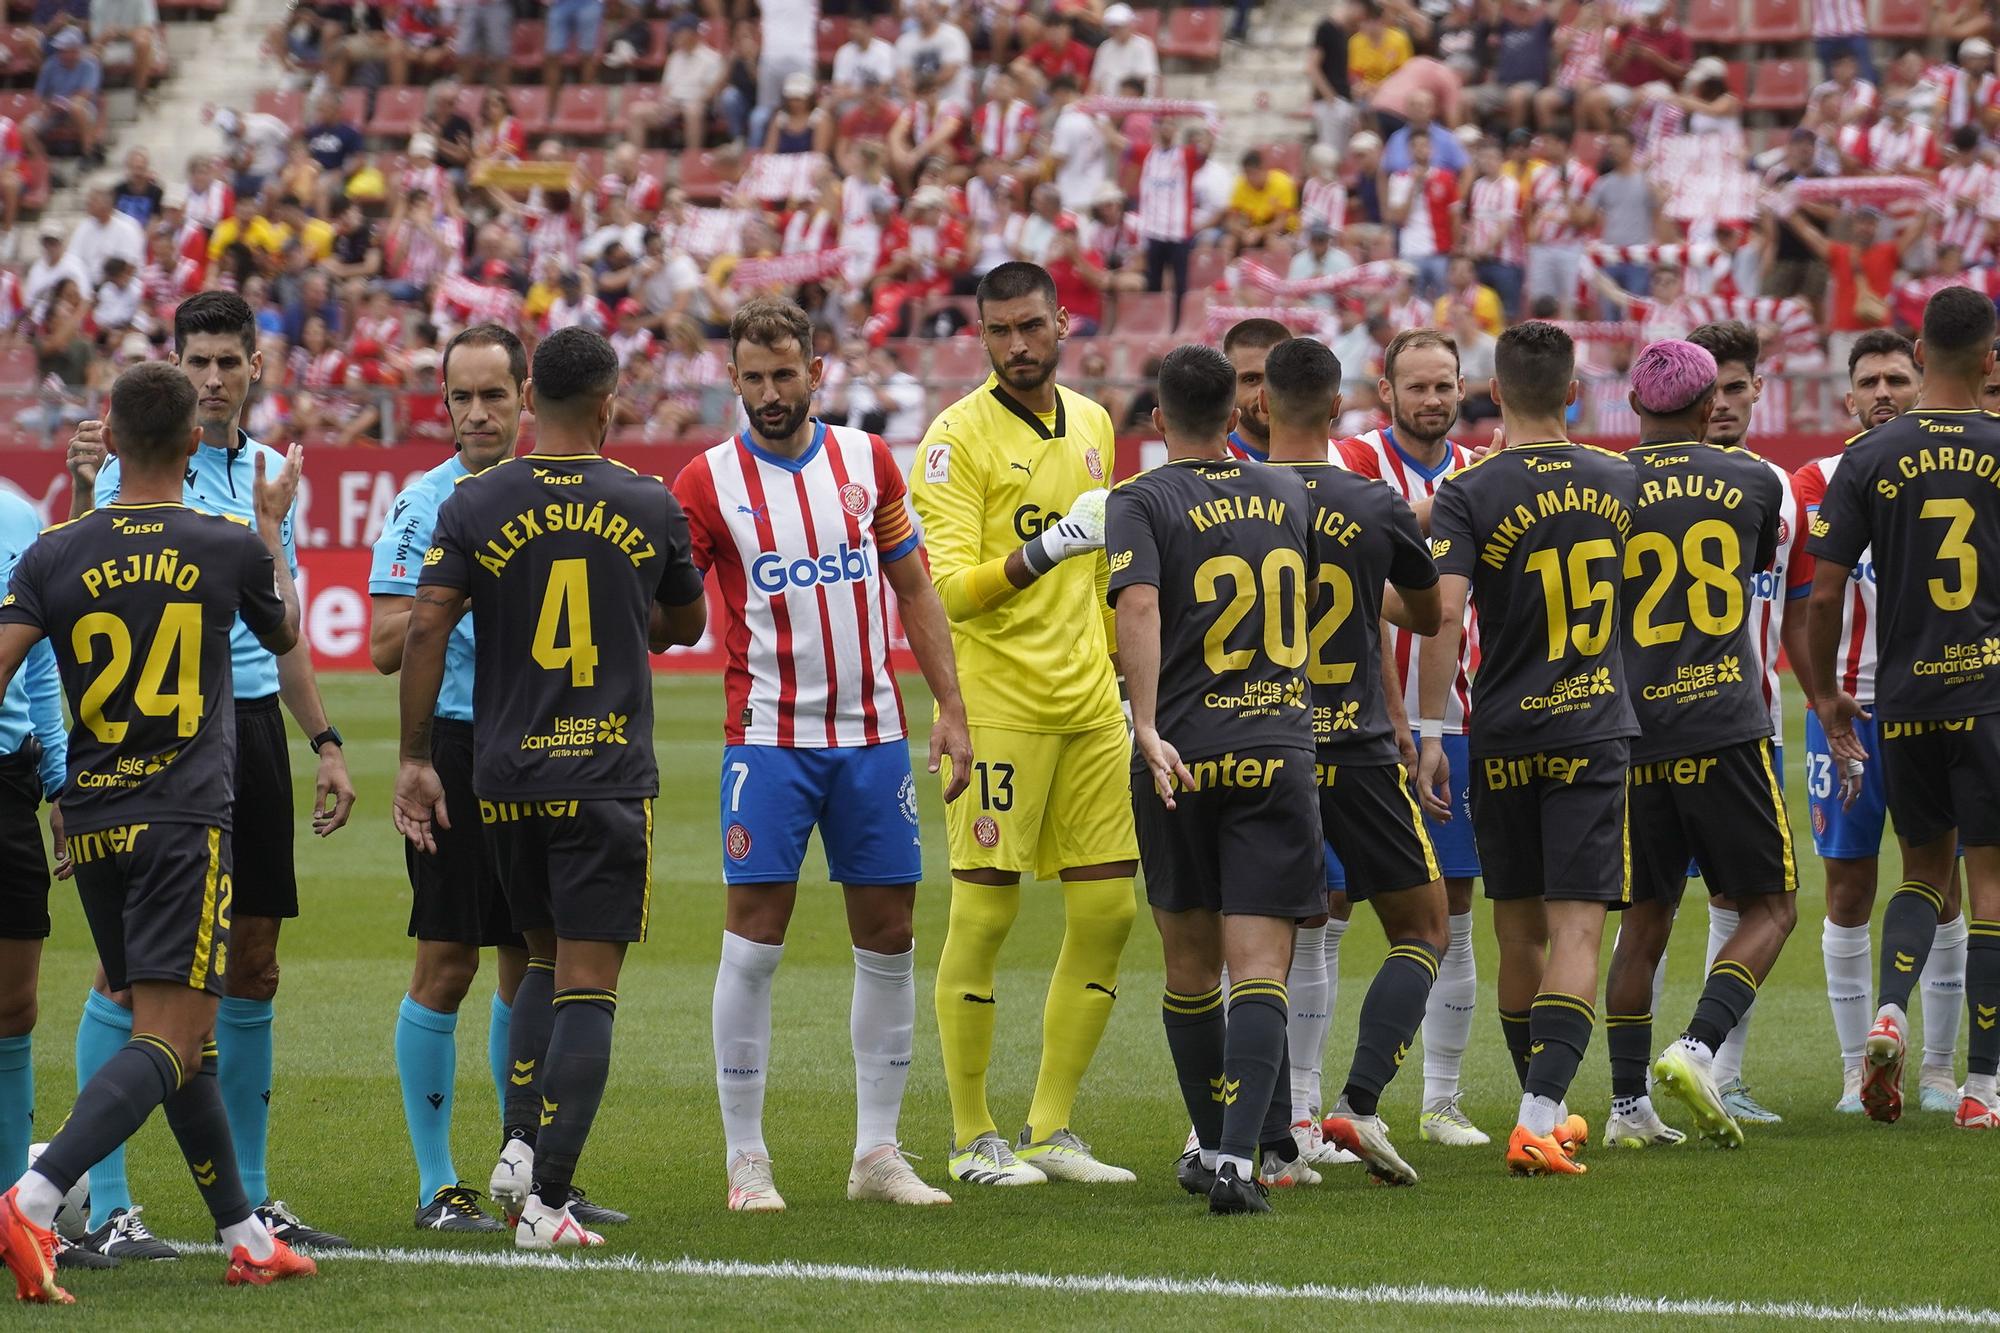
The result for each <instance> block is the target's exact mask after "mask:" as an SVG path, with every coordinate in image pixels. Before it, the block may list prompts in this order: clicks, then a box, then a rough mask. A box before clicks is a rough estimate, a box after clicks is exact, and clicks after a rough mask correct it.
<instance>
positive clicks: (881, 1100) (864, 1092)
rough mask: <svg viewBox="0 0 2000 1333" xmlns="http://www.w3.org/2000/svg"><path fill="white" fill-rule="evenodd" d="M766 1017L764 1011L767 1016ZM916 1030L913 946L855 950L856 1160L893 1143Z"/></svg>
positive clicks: (850, 1025) (850, 1022)
mask: <svg viewBox="0 0 2000 1333" xmlns="http://www.w3.org/2000/svg"><path fill="white" fill-rule="evenodd" d="M769 1012H770V1010H769V1009H768V1007H767V1008H766V1010H765V1013H766V1015H768V1014H769ZM766 1021H767V1022H768V1017H767V1020H766ZM916 1026H917V950H916V946H915V945H914V944H913V945H911V946H910V947H909V948H908V949H905V950H904V951H903V952H902V953H870V952H869V951H868V950H866V949H856V950H855V951H854V1007H853V1009H852V1010H851V1011H850V1014H849V1017H848V1032H849V1035H850V1036H852V1037H853V1039H854V1155H855V1156H856V1157H860V1156H861V1155H863V1154H864V1153H867V1152H869V1151H871V1150H873V1149H875V1148H880V1147H882V1146H884V1145H885V1144H887V1145H893V1144H894V1143H895V1142H896V1122H897V1120H898V1119H899V1118H900V1117H901V1115H902V1112H903V1085H904V1084H906V1083H908V1082H909V1081H910V1058H911V1055H912V1053H913V1051H914V1050H915V1046H916V1037H915V1033H916ZM766 1030H767V1031H768V1028H767V1029H766Z"/></svg>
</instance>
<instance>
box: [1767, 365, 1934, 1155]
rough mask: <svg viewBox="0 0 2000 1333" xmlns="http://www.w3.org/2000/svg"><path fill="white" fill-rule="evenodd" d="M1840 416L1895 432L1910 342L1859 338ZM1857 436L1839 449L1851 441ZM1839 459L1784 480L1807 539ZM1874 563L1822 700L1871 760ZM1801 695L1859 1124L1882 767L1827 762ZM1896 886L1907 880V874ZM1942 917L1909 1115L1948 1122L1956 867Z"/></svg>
mask: <svg viewBox="0 0 2000 1333" xmlns="http://www.w3.org/2000/svg"><path fill="white" fill-rule="evenodd" d="M1847 379H1848V385H1849V389H1848V394H1847V410H1848V411H1849V413H1850V414H1852V415H1853V417H1854V419H1855V422H1856V424H1857V425H1859V427H1860V428H1861V431H1862V432H1863V435H1865V434H1866V433H1867V432H1869V431H1872V430H1874V429H1875V428H1876V427H1878V426H1881V425H1883V424H1885V423H1887V422H1890V421H1893V420H1895V419H1896V418H1897V417H1899V416H1901V415H1902V414H1903V413H1904V412H1907V411H1908V410H1909V409H1910V408H1911V407H1913V406H1914V405H1915V404H1916V401H1917V396H1918V394H1920V393H1921V392H1922V390H1923V375H1922V373H1921V372H1920V371H1919V369H1918V367H1917V361H1916V349H1915V348H1914V347H1912V346H1911V345H1910V341H1909V339H1907V338H1905V337H1903V335H1901V334H1900V333H1895V332H1893V331H1891V330H1888V329H1878V330H1873V331H1870V332H1868V333H1864V334H1862V335H1861V336H1860V337H1859V338H1857V339H1856V340H1855V342H1854V348H1853V350H1852V351H1851V352H1849V354H1848V358H1847ZM1861 438H1862V436H1856V437H1855V440H1850V441H1849V444H1852V443H1854V442H1855V441H1856V440H1859V439H1861ZM1844 458H1845V454H1844V453H1839V454H1829V455H1828V456H1826V457H1825V458H1817V459H1814V460H1813V461H1812V462H1810V463H1807V464H1806V465H1805V466H1804V467H1802V468H1800V469H1799V471H1798V473H1797V474H1796V475H1795V476H1794V478H1793V483H1794V487H1795V489H1796V491H1797V495H1798V502H1799V510H1800V512H1801V514H1802V516H1803V517H1802V518H1801V522H1802V523H1803V524H1805V525H1806V527H1807V530H1808V531H1810V529H1811V525H1812V522H1813V519H1814V517H1815V516H1816V515H1817V513H1818V510H1819V504H1820V499H1821V497H1822V496H1824V495H1825V494H1826V489H1827V486H1828V485H1829V484H1830V483H1831V482H1832V480H1833V478H1834V477H1835V476H1836V475H1837V473H1838V469H1839V468H1840V466H1841V464H1842V460H1843V459H1844ZM1792 577H1793V578H1795V579H1802V580H1804V581H1805V582H1806V583H1808V584H1810V583H1811V582H1812V579H1813V561H1812V557H1811V555H1810V554H1809V553H1807V552H1806V551H1804V550H1803V549H1802V550H1801V551H1799V552H1798V555H1797V559H1796V561H1795V564H1794V569H1793V574H1792ZM1876 588H1877V584H1876V577H1875V561H1874V560H1873V559H1870V558H1869V557H1868V556H1867V555H1866V553H1864V554H1863V556H1862V558H1861V559H1860V560H1859V561H1858V562H1857V563H1856V564H1855V565H1854V567H1853V571H1852V573H1851V575H1850V577H1849V581H1848V596H1847V600H1846V603H1845V605H1844V607H1843V609H1842V613H1841V622H1840V625H1841V628H1840V644H1839V649H1838V651H1837V653H1836V655H1835V656H1836V660H1837V662H1838V664H1839V668H1840V671H1839V675H1838V677H1837V678H1836V679H1833V680H1829V681H1827V682H1825V684H1824V686H1823V687H1822V688H1825V689H1828V690H1832V689H1836V688H1837V689H1840V690H1844V691H1845V692H1846V693H1848V694H1851V695H1853V696H1854V697H1855V699H1857V700H1858V701H1859V702H1860V704H1861V706H1862V709H1863V715H1862V716H1860V717H1857V718H1856V719H1855V720H1854V722H1853V727H1854V731H1855V736H1856V738H1857V739H1858V740H1859V741H1860V743H1861V747H1862V748H1863V749H1865V750H1867V751H1869V752H1870V753H1873V752H1874V751H1875V734H1874V732H1875V721H1874V718H1873V717H1872V716H1870V715H1869V714H1870V713H1871V712H1872V709H1873V707H1874V703H1875V662H1876V638H1877V633H1878V628H1879V625H1878V616H1877V605H1876ZM1809 660H1810V657H1809V654H1808V653H1806V652H1803V651H1801V652H1796V653H1794V654H1793V655H1792V661H1793V663H1794V664H1797V665H1798V666H1803V664H1805V663H1806V662H1808V661H1809ZM1800 684H1801V685H1802V686H1805V687H1806V699H1807V701H1808V712H1807V713H1806V796H1807V799H1808V801H1809V802H1810V803H1811V807H1812V830H1813V848H1814V850H1815V851H1816V852H1817V853H1818V854H1819V856H1820V858H1821V860H1822V862H1823V864H1824V866H1825V870H1826V922H1825V925H1824V926H1823V927H1822V930H1821V934H1820V952H1821V954H1822V956H1823V958H1824V960H1825V965H1826V995H1827V1003H1828V1005H1829V1006H1830V1007H1831V1009H1832V1010H1833V1030H1834V1035H1835V1037H1836V1038H1838V1040H1839V1042H1840V1058H1841V1075H1842V1077H1841V1094H1840V1100H1839V1101H1838V1102H1837V1103H1835V1105H1834V1109H1835V1110H1836V1111H1841V1112H1845V1113H1848V1114H1851V1115H1859V1114H1861V1109H1862V1108H1861V1079H1862V1057H1863V1054H1864V1049H1865V1046H1866V1043H1867V1040H1868V1027H1869V1022H1870V1017H1869V1008H1868V995H1869V973H1870V967H1869V958H1868V953H1869V943H1870V939H1869V933H1870V922H1871V920H1872V918H1873V916H1874V912H1875V886H1876V876H1877V868H1876V859H1877V857H1878V856H1879V854H1880V852H1881V848H1882V832H1883V826H1884V824H1885V823H1886V822H1887V818H1888V797H1887V793H1886V791H1885V789H1884V787H1883V779H1882V765H1880V764H1854V765H1848V764H1844V763H1838V762H1836V760H1835V758H1834V756H1833V752H1832V750H1831V749H1830V748H1828V745H1827V739H1826V733H1825V731H1823V730H1822V729H1821V727H1820V722H1819V715H1818V713H1817V712H1814V711H1811V710H1810V704H1811V702H1812V701H1813V700H1814V698H1815V695H1816V693H1817V689H1816V688H1815V687H1816V686H1817V682H1813V683H1808V682H1807V681H1806V680H1805V679H1804V677H1803V672H1801V680H1800ZM1903 878H1905V879H1908V878H1910V872H1909V871H1908V869H1907V867H1906V868H1905V870H1904V875H1903ZM1942 888H1943V893H1944V906H1943V908H1942V909H1941V911H1940V912H1939V917H1940V922H1939V925H1938V930H1937V934H1936V936H1935V937H1934V939H1933V941H1932V944H1931V951H1930V956H1929V958H1928V959H1926V960H1925V962H1924V964H1923V967H1922V972H1921V980H1922V984H1923V1011H1924V1054H1923V1064H1922V1067H1921V1070H1920V1071H1919V1073H1918V1076H1917V1096H1918V1105H1919V1106H1921V1107H1922V1108H1923V1109H1924V1110H1926V1111H1935V1112H1942V1113H1946V1114H1950V1113H1952V1112H1955V1111H1956V1110H1957V1109H1958V1103H1959V1095H1958V1079H1957V1077H1956V1076H1955V1071H1954V1062H1955V1058H1956V1056H1955V1053H1956V1048H1957V1046H1958V1027H1959V1014H1960V1012H1961V1010H1962V1008H1963V1006H1964V1002H1965V1001H1964V991H1965V959H1966V948H1967V941H1968V935H1967V928H1966V924H1965V917H1964V914H1963V913H1962V911H1961V910H1960V896H1961V895H1960V890H1959V876H1958V872H1957V868H1956V867H1955V866H1954V867H1953V870H1952V874H1951V876H1950V878H1949V881H1948V882H1947V883H1946V884H1944V885H1943V886H1942Z"/></svg>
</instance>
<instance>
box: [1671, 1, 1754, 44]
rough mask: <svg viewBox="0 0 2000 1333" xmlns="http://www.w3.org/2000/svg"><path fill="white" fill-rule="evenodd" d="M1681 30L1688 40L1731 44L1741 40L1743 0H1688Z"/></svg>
mask: <svg viewBox="0 0 2000 1333" xmlns="http://www.w3.org/2000/svg"><path fill="white" fill-rule="evenodd" d="M1682 31H1684V32H1686V33H1687V35H1688V39H1689V40H1690V41H1696V42H1713V43H1715V44H1716V45H1718V46H1733V45H1734V44H1736V43H1737V42H1740V41H1742V40H1743V0H1689V4H1688V11H1687V22H1686V23H1685V24H1684V25H1683V26H1682Z"/></svg>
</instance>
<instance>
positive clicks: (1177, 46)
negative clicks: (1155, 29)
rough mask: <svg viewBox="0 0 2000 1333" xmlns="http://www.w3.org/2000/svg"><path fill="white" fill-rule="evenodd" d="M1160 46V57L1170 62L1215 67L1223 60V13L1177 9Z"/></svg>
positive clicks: (1168, 22) (1217, 10) (1168, 23)
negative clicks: (1175, 61)
mask: <svg viewBox="0 0 2000 1333" xmlns="http://www.w3.org/2000/svg"><path fill="white" fill-rule="evenodd" d="M1159 46H1160V54H1161V55H1163V56H1166V57H1168V58H1169V59H1174V60H1186V61H1190V62H1192V63H1195V64H1213V63H1215V62H1216V61H1218V60H1220V59H1221V58H1222V11H1221V10H1220V9H1176V10H1175V11H1174V12H1173V14H1172V16H1171V17H1169V18H1168V19H1167V27H1166V32H1165V35H1163V36H1162V37H1161V38H1160V42H1159Z"/></svg>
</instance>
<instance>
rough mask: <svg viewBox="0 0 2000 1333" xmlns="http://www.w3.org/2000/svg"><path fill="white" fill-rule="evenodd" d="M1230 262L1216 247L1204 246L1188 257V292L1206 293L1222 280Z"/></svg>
mask: <svg viewBox="0 0 2000 1333" xmlns="http://www.w3.org/2000/svg"><path fill="white" fill-rule="evenodd" d="M1228 267H1229V261H1228V260H1227V259H1225V258H1224V257H1223V254H1222V251H1220V250H1218V249H1216V248H1215V247H1214V246H1212V245H1210V246H1203V247H1202V248H1201V249H1199V250H1196V251H1195V252H1194V253H1192V254H1190V255H1189V256H1188V290H1189V291H1191V292H1205V291H1207V290H1208V289H1209V288H1210V287H1213V286H1215V284H1216V283H1217V282H1218V281H1220V280H1221V278H1222V274H1223V271H1224V270H1225V269H1227V268H1228Z"/></svg>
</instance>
